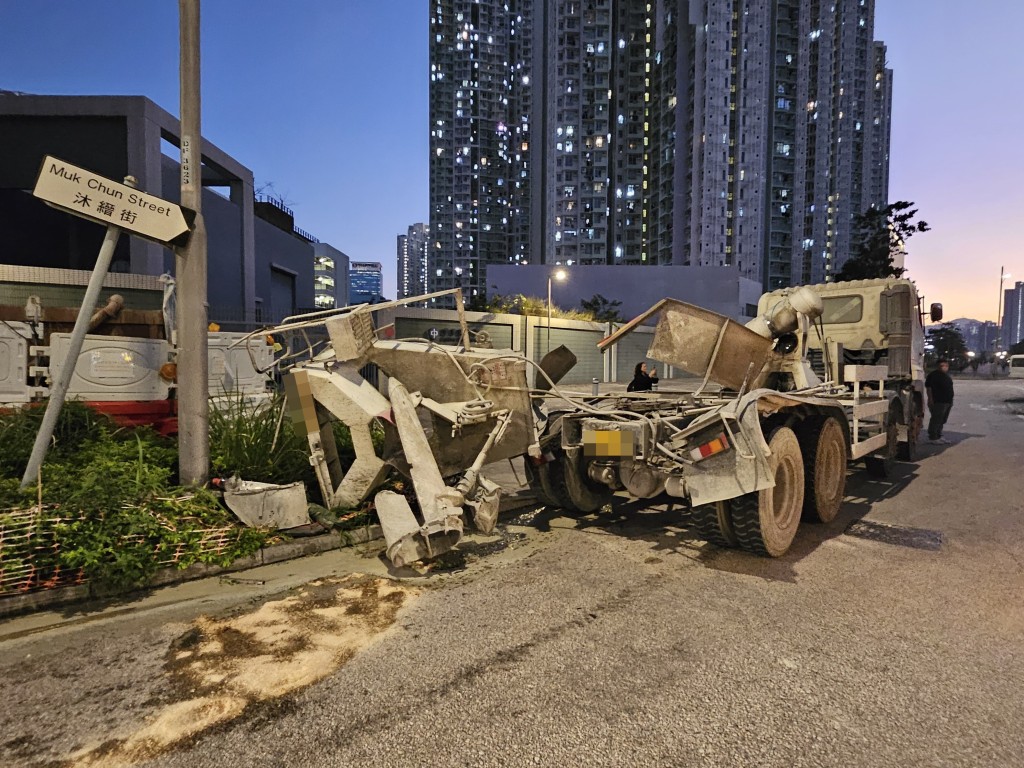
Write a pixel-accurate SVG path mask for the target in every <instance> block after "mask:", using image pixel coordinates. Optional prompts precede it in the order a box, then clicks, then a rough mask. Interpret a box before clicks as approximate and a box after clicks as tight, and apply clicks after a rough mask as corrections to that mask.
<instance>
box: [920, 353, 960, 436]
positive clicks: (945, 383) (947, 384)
mask: <svg viewBox="0 0 1024 768" xmlns="http://www.w3.org/2000/svg"><path fill="white" fill-rule="evenodd" d="M924 387H925V390H926V391H927V393H928V410H929V411H930V412H931V414H932V417H931V419H930V420H929V422H928V438H929V440H930V441H931V442H933V443H938V444H940V445H948V444H949V440H947V439H946V438H944V437H943V436H942V427H943V426H944V425H945V424H946V419H948V418H949V411H950V409H951V408H952V407H953V379H952V378H950V375H949V361H948V360H946V359H942V360H939V367H938V368H936V369H935V370H934V371H932V372H931V373H929V374H928V378H926V379H925V380H924Z"/></svg>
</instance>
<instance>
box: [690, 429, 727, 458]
mask: <svg viewBox="0 0 1024 768" xmlns="http://www.w3.org/2000/svg"><path fill="white" fill-rule="evenodd" d="M727 450H729V438H728V437H726V436H725V432H722V433H721V434H719V435H718V436H717V437H715V439H714V440H709V441H708V442H706V443H704V444H702V445H698V446H697V447H696V448H694V449H693V450H692V451H690V458H691V459H693V460H694V461H700V460H701V459H706V458H708V456H714V455H715V454H716V453H722V452H724V451H727Z"/></svg>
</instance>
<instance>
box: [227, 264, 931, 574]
mask: <svg viewBox="0 0 1024 768" xmlns="http://www.w3.org/2000/svg"><path fill="white" fill-rule="evenodd" d="M443 293H452V292H443ZM454 293H455V294H456V306H457V307H459V309H458V317H459V324H460V334H459V343H457V344H451V345H449V344H438V343H435V342H434V341H433V340H431V339H422V338H416V339H392V338H382V334H383V331H384V329H377V328H376V327H375V326H374V312H375V311H378V310H380V309H387V308H388V307H393V306H399V305H401V304H403V303H416V302H421V301H424V300H426V299H429V298H431V297H432V296H437V295H442V294H431V295H428V296H420V297H411V298H408V299H403V300H400V301H397V302H388V303H385V304H383V305H375V306H374V307H368V306H359V307H349V308H343V309H340V310H333V311H330V312H324V313H314V314H311V315H307V316H300V317H295V318H291V319H290V320H289V321H288V322H287V323H284V324H282V325H279V326H276V327H274V328H268V329H263V330H261V331H259V332H254V333H253V334H251V335H250V336H249V337H248V338H247V339H246V344H247V345H249V344H251V343H253V342H254V343H256V344H257V345H258V344H259V343H260V339H262V338H263V337H264V334H266V333H268V332H269V333H272V334H273V335H274V337H275V338H280V339H282V340H284V341H285V342H286V343H283V344H282V345H281V349H282V350H283V351H282V353H281V354H280V355H279V356H278V358H277V360H276V361H274V365H276V366H278V367H279V368H281V369H282V370H285V369H286V372H285V374H284V376H283V378H284V383H285V390H286V392H287V396H288V411H289V412H290V413H291V415H292V419H293V423H294V425H295V428H296V429H297V430H298V431H299V433H300V434H301V435H304V436H305V437H306V439H307V441H308V443H309V452H310V462H311V464H312V465H313V467H314V469H315V470H316V475H317V479H318V482H319V484H320V487H321V490H322V492H323V497H324V499H326V500H327V502H328V504H329V505H330V506H353V505H356V504H359V503H361V502H363V501H364V500H366V499H368V498H370V497H371V495H372V496H373V499H374V503H375V506H376V510H377V514H378V516H379V518H380V522H381V525H382V527H383V529H384V536H385V540H386V543H387V548H386V552H387V556H388V557H389V558H390V559H391V560H392V562H393V563H395V564H396V565H403V564H405V563H409V562H411V561H414V560H418V559H421V558H427V557H435V556H437V555H439V554H441V553H443V552H445V551H447V550H448V549H451V548H452V547H454V546H456V545H457V543H458V541H459V539H460V538H461V536H462V530H463V515H464V513H466V512H468V513H469V514H470V515H471V516H472V518H473V520H474V522H475V524H476V525H477V527H478V528H480V529H481V530H483V531H485V532H486V531H490V530H491V529H492V528H493V526H494V524H495V522H496V520H497V513H498V500H499V496H500V493H501V488H500V487H499V486H498V485H496V484H495V483H493V482H491V481H489V480H488V479H487V478H485V477H484V475H483V472H482V470H483V468H484V466H485V464H489V463H493V462H495V461H498V460H502V459H507V458H508V459H511V458H516V457H520V456H521V457H524V459H525V466H526V473H527V479H528V481H529V483H530V485H531V486H532V487H533V488H534V490H535V492H536V494H537V496H538V498H539V499H540V500H541V501H542V502H543V503H545V504H548V505H551V506H555V507H562V508H565V509H567V510H570V511H574V512H581V513H590V512H595V511H597V510H599V509H600V508H601V507H603V506H604V505H605V504H606V503H608V502H609V501H610V500H611V499H612V496H613V495H614V494H616V493H623V494H626V495H628V496H630V497H632V498H636V499H652V498H654V497H656V496H659V495H661V494H663V493H666V494H668V495H669V496H672V497H676V498H678V499H681V500H683V501H684V502H685V503H686V504H687V505H688V506H689V508H690V513H691V516H692V523H693V525H694V526H695V527H696V529H697V530H698V531H699V532H700V533H701V535H702V536H703V537H704V538H705V539H707V540H708V541H710V542H713V543H715V544H718V545H720V546H727V547H733V546H739V547H742V548H744V549H746V550H749V551H751V552H755V553H758V554H762V555H768V556H779V555H782V554H784V553H785V552H786V551H787V550H788V549H789V547H790V544H791V543H792V541H793V538H794V536H795V534H796V531H797V527H798V525H799V522H800V519H801V517H809V518H812V519H816V520H820V521H823V522H828V521H829V520H832V519H833V518H834V517H835V516H836V514H837V513H838V511H839V507H840V505H841V504H842V501H843V496H844V490H845V483H846V470H847V464H848V462H850V461H859V460H864V461H865V462H867V464H868V467H869V469H871V470H872V471H873V472H875V473H877V474H880V475H884V474H886V473H887V472H888V470H889V469H890V468H891V465H892V463H893V462H894V461H895V459H896V455H897V451H898V450H899V447H900V444H901V443H902V445H903V452H904V455H905V456H908V457H911V458H912V457H913V453H914V448H915V446H916V441H917V432H918V430H919V429H920V424H921V414H922V412H923V411H922V408H921V401H922V399H923V397H922V393H923V385H924V381H923V379H924V370H923V365H922V354H923V350H924V330H923V323H922V315H921V310H920V306H919V300H918V296H917V293H916V290H915V288H914V285H913V283H911V282H909V281H907V280H868V281H858V282H853V283H837V284H832V285H825V286H803V287H799V288H791V289H785V290H782V291H775V292H772V293H768V294H765V295H764V296H762V297H761V300H760V303H759V305H758V311H759V315H758V317H757V318H756V319H754V320H752V321H751V322H750V323H748V324H747V326H746V327H744V326H742V325H740V324H739V323H736V322H734V321H732V320H730V319H728V318H726V317H723V316H721V315H717V314H715V313H713V312H709V311H707V310H704V309H701V308H700V307H695V306H693V305H690V304H685V303H683V302H680V301H676V300H673V299H665V300H663V301H661V302H659V303H658V304H656V305H655V306H654V307H652V308H651V309H650V310H648V311H647V312H646V313H644V314H643V315H641V316H639V317H637V318H635V319H634V320H632V321H631V322H630V323H627V324H626V325H624V326H623V327H622V328H620V329H619V330H618V331H616V332H615V333H614V334H612V335H611V336H609V337H607V338H605V339H604V340H603V341H601V342H600V344H599V346H600V347H601V348H602V349H607V348H608V347H609V346H611V345H612V344H614V343H616V342H617V341H618V340H619V339H621V338H622V337H623V336H624V335H626V334H628V333H629V332H630V331H631V330H633V329H634V328H636V327H637V326H638V325H639V324H640V323H642V322H644V321H645V320H647V319H648V318H650V317H653V316H655V315H658V325H657V328H656V331H655V333H654V335H653V343H652V345H651V349H650V351H649V357H651V358H653V359H654V360H657V361H660V362H662V363H664V364H666V365H669V366H673V367H675V368H677V369H681V370H684V371H688V372H689V373H691V374H693V375H695V376H696V377H698V378H697V379H695V380H694V383H695V386H694V387H693V388H692V389H691V390H690V391H686V392H675V393H671V392H666V391H661V392H642V393H609V394H605V395H599V394H598V395H594V394H592V393H587V394H574V393H571V392H567V391H563V390H561V389H559V387H558V382H559V381H560V380H561V377H562V376H564V375H565V373H567V372H568V371H569V370H570V369H571V368H572V366H573V365H574V364H575V362H576V358H575V356H574V355H573V354H572V353H571V352H570V351H569V350H567V349H566V348H564V347H560V348H558V349H555V350H552V351H551V352H549V353H548V354H547V355H546V356H545V357H544V359H543V360H541V361H540V363H539V364H538V363H534V362H533V361H531V360H528V359H527V358H525V357H523V356H522V355H519V354H516V353H514V352H512V351H511V350H496V349H490V348H485V349H481V348H474V347H473V346H472V339H471V334H470V332H469V328H468V326H467V324H466V321H465V315H464V313H463V311H462V309H461V295H460V294H459V293H458V292H457V291H455V292H454ZM940 316H941V307H940V306H939V305H933V307H932V317H933V319H938V318H939V317H940ZM292 337H294V338H292ZM289 338H292V340H290V341H289ZM532 368H535V369H536V371H535V373H534V372H533V370H532ZM257 370H259V366H257ZM531 374H532V375H531ZM371 379H372V381H373V383H371ZM531 380H532V385H531ZM334 421H341V422H343V423H344V424H345V425H346V426H347V427H348V432H349V434H350V435H351V440H352V444H353V446H354V447H355V453H356V459H355V462H354V463H353V464H352V465H351V466H350V467H343V466H341V464H340V463H339V461H338V451H337V445H336V437H335V433H334V430H333V427H332V422H334ZM375 421H376V422H377V423H379V424H380V425H381V426H382V427H383V429H384V433H385V441H384V448H383V451H381V452H380V453H378V452H377V451H376V450H375V449H374V446H373V442H372V440H371V436H370V435H371V433H370V430H371V424H373V423H374V422H375ZM389 467H390V468H393V469H394V470H397V471H398V472H399V473H401V474H402V475H404V476H405V477H406V478H408V479H409V481H411V482H410V483H406V484H403V489H404V492H403V493H397V492H395V491H394V490H393V489H391V488H389V487H387V476H388V472H389ZM410 490H411V491H412V492H413V493H410V492H409V491H410ZM413 500H414V501H415V503H416V508H414V507H413V506H412V504H411V503H410V502H411V501H413Z"/></svg>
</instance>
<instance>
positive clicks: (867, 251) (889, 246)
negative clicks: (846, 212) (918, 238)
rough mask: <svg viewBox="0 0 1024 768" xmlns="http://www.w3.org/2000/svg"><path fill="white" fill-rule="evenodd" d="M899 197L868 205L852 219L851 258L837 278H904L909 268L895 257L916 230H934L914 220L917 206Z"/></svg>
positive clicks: (924, 223) (901, 251)
mask: <svg viewBox="0 0 1024 768" xmlns="http://www.w3.org/2000/svg"><path fill="white" fill-rule="evenodd" d="M913 205H914V204H913V203H910V202H907V201H906V200H899V201H897V202H895V203H892V204H890V205H888V206H886V207H885V208H869V209H868V210H866V211H865V212H864V213H861V214H858V215H857V216H855V217H854V219H853V234H852V236H851V238H850V259H849V260H848V261H847V262H846V263H845V264H844V265H843V268H842V269H841V270H840V271H839V273H838V274H837V275H836V277H835V279H836V280H837V281H838V280H870V279H873V278H882V277H901V276H902V275H903V273H904V272H906V270H905V269H904V268H903V267H897V266H896V265H895V259H896V257H897V256H899V255H900V254H901V253H903V252H904V249H905V248H906V243H907V240H909V239H910V237H911V236H912V235H913V234H914V233H915V232H927V231H929V230H930V229H931V227H929V226H928V223H927V222H924V221H913V218H914V216H916V215H917V208H913Z"/></svg>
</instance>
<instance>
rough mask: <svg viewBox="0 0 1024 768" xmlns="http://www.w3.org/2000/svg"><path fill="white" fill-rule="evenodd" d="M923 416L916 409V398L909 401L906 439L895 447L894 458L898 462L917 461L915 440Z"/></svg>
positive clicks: (922, 421) (918, 409) (918, 433)
mask: <svg viewBox="0 0 1024 768" xmlns="http://www.w3.org/2000/svg"><path fill="white" fill-rule="evenodd" d="M923 423H924V416H923V414H922V413H921V409H920V408H919V407H918V404H917V402H916V398H911V400H910V413H909V414H907V439H906V441H905V442H900V443H899V445H898V446H897V450H896V457H897V458H898V459H899V460H900V461H917V439H918V436H919V435H920V434H921V425H922V424H923Z"/></svg>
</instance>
